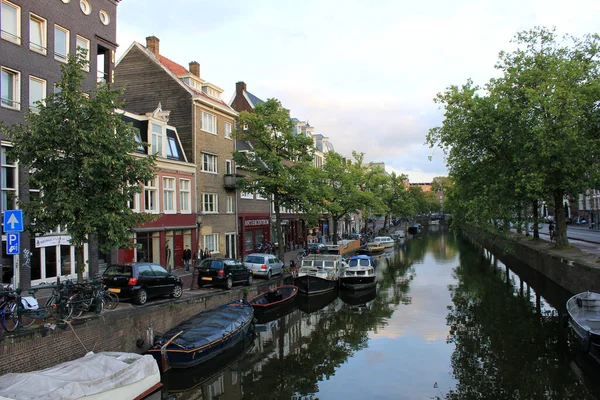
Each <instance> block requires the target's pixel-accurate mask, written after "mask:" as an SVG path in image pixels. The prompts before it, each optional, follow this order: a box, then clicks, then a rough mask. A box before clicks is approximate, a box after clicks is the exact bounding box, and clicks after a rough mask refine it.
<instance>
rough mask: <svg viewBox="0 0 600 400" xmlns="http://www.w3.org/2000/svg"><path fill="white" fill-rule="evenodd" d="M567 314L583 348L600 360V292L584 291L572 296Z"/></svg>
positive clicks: (568, 302)
mask: <svg viewBox="0 0 600 400" xmlns="http://www.w3.org/2000/svg"><path fill="white" fill-rule="evenodd" d="M567 314H568V316H569V326H570V327H571V329H572V330H573V332H574V333H575V336H577V339H578V340H579V342H580V343H581V348H582V350H583V351H584V352H586V353H589V354H590V355H591V356H592V357H594V358H595V359H596V361H598V362H600V293H595V292H583V293H579V294H576V295H575V296H573V297H571V298H570V299H569V300H568V301H567Z"/></svg>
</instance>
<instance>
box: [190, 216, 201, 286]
mask: <svg viewBox="0 0 600 400" xmlns="http://www.w3.org/2000/svg"><path fill="white" fill-rule="evenodd" d="M202 218H203V214H202V211H197V212H196V226H197V233H196V236H197V245H196V257H194V258H195V259H196V268H192V283H191V285H190V290H196V289H200V288H199V287H198V266H199V262H198V258H199V256H200V251H202V241H201V237H202ZM192 266H193V263H192Z"/></svg>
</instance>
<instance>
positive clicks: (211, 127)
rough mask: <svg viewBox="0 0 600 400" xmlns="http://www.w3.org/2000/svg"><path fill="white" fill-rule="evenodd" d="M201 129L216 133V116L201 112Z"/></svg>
mask: <svg viewBox="0 0 600 400" xmlns="http://www.w3.org/2000/svg"><path fill="white" fill-rule="evenodd" d="M201 129H202V130H203V131H206V132H210V133H214V134H215V135H216V134H217V117H215V116H214V115H212V114H209V113H205V112H204V111H203V112H202V128H201Z"/></svg>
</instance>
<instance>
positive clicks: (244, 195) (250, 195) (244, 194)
mask: <svg viewBox="0 0 600 400" xmlns="http://www.w3.org/2000/svg"><path fill="white" fill-rule="evenodd" d="M240 198H241V199H250V200H254V193H249V192H240Z"/></svg>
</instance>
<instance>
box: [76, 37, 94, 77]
mask: <svg viewBox="0 0 600 400" xmlns="http://www.w3.org/2000/svg"><path fill="white" fill-rule="evenodd" d="M75 44H76V49H77V51H79V48H80V47H81V48H82V49H84V50H85V51H86V52H85V59H86V61H87V63H86V64H85V66H84V67H83V68H82V70H84V71H86V72H90V51H91V50H90V41H89V40H88V39H86V38H84V37H83V36H79V35H76V36H75ZM81 44H84V45H85V47H83V46H81Z"/></svg>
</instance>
